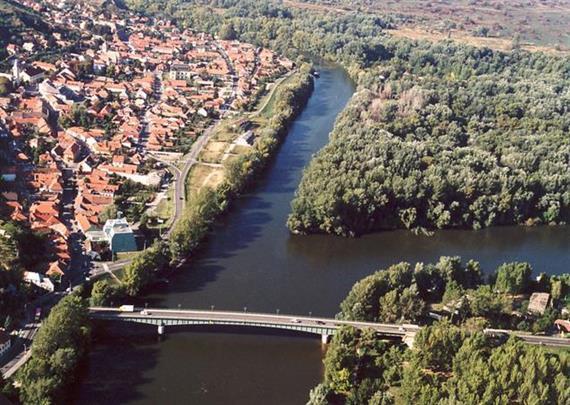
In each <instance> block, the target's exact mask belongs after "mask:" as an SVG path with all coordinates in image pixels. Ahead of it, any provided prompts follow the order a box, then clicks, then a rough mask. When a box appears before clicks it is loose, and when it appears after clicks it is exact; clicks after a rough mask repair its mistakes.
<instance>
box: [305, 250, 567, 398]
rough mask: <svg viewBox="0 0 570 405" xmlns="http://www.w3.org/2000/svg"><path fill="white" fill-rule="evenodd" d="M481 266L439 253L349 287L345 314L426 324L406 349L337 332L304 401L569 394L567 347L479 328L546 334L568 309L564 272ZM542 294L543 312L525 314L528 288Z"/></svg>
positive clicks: (524, 266)
mask: <svg viewBox="0 0 570 405" xmlns="http://www.w3.org/2000/svg"><path fill="white" fill-rule="evenodd" d="M482 274H483V273H482V271H481V268H480V265H479V263H477V262H474V261H469V262H467V263H462V262H461V259H460V258H459V257H441V258H440V259H439V261H438V262H437V263H426V264H424V263H418V264H416V265H415V266H412V265H410V264H409V263H399V264H396V265H393V266H390V267H389V268H387V269H383V270H380V271H378V272H376V273H374V274H372V275H370V276H368V277H366V278H364V279H362V280H361V281H359V282H358V283H356V284H355V285H354V287H353V288H352V290H351V291H350V293H349V294H348V296H347V297H346V299H345V300H344V301H343V302H342V304H341V312H340V314H339V315H338V316H339V317H340V318H342V319H357V320H363V321H374V322H403V323H406V322H415V323H418V324H428V325H429V324H431V323H432V322H434V321H433V319H432V318H431V317H428V316H427V314H428V312H432V314H433V313H435V314H439V315H441V316H443V317H444V318H445V319H444V320H442V321H439V322H435V323H433V324H431V325H430V326H427V327H424V328H423V329H421V330H420V331H419V332H418V334H417V335H416V337H415V340H414V345H413V348H412V349H409V348H407V347H406V346H405V345H403V344H396V343H394V342H385V341H382V340H380V339H378V338H377V336H376V335H375V334H374V332H373V331H371V330H364V331H359V330H356V329H353V328H344V329H342V330H340V331H339V332H337V333H336V334H335V336H334V337H333V339H332V342H331V345H330V347H329V348H328V350H327V354H326V357H325V360H324V365H325V373H324V379H323V382H322V383H321V384H319V385H318V386H317V387H316V388H315V389H313V390H312V392H311V395H310V401H309V404H311V405H320V404H323V405H324V404H354V405H357V404H375V405H376V404H378V405H379V404H382V405H386V404H411V403H416V404H456V403H462V404H513V403H519V404H538V403H540V404H562V403H568V401H569V400H570V381H569V380H568V375H569V373H570V353H569V352H568V351H567V350H562V349H561V350H551V349H546V348H543V347H536V346H530V345H528V344H525V343H523V342H522V341H518V340H517V339H516V338H514V337H512V338H509V339H508V340H507V338H506V337H491V336H487V335H485V334H483V333H482V331H483V329H484V328H488V327H496V328H510V329H517V328H518V329H524V330H531V331H534V332H539V331H544V330H549V329H551V328H552V327H553V321H554V320H555V319H557V317H559V316H561V310H562V309H564V308H566V310H568V309H570V274H563V275H560V276H550V277H549V276H546V275H544V274H542V275H541V276H540V277H539V278H535V277H533V276H532V269H531V267H530V265H528V264H527V263H505V264H503V265H501V266H499V267H498V268H497V269H496V271H495V272H494V273H493V274H491V276H490V277H489V279H488V280H486V281H485V280H484V278H483V276H482ZM535 291H537V292H548V293H550V294H551V296H552V298H553V305H552V307H551V308H549V309H547V311H546V312H545V313H544V314H543V315H540V314H532V313H530V312H529V311H528V310H527V307H528V297H529V294H531V293H532V292H535Z"/></svg>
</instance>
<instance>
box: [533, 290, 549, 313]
mask: <svg viewBox="0 0 570 405" xmlns="http://www.w3.org/2000/svg"><path fill="white" fill-rule="evenodd" d="M549 304H550V294H548V293H541V292H535V293H532V295H531V296H530V301H529V303H528V310H529V311H530V312H534V313H538V314H543V313H544V311H546V308H547V307H548V305H549Z"/></svg>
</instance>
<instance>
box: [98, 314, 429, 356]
mask: <svg viewBox="0 0 570 405" xmlns="http://www.w3.org/2000/svg"><path fill="white" fill-rule="evenodd" d="M89 314H90V317H91V318H92V319H101V320H110V321H127V322H136V323H144V324H149V325H155V326H157V329H158V333H159V334H164V333H165V329H166V327H167V326H183V325H233V326H242V327H253V328H267V329H282V330H290V331H299V332H304V333H311V334H315V335H320V336H321V340H322V342H323V343H327V342H328V341H329V339H330V337H331V336H332V335H333V334H334V332H335V331H336V330H337V329H339V328H340V327H341V326H353V327H355V328H357V329H368V328H369V329H373V330H375V331H376V333H377V334H378V335H379V336H382V337H387V338H396V339H402V340H403V341H404V342H405V343H406V344H408V345H409V346H411V345H412V344H413V340H414V337H415V334H416V332H417V331H418V330H419V329H420V327H419V326H417V325H394V324H382V323H373V322H354V321H341V320H338V319H330V318H316V317H306V316H296V315H279V314H261V313H253V312H229V311H197V310H170V309H152V308H146V309H143V308H136V309H133V310H125V309H124V308H123V309H120V308H108V307H91V308H89Z"/></svg>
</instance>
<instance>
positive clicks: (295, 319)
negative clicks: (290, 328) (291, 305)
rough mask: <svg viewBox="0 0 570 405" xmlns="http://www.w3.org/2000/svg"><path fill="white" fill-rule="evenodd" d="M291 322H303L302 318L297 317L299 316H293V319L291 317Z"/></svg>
mask: <svg viewBox="0 0 570 405" xmlns="http://www.w3.org/2000/svg"><path fill="white" fill-rule="evenodd" d="M291 322H293V323H301V320H300V319H297V318H293V319H291Z"/></svg>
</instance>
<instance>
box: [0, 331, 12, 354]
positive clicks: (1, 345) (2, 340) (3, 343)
mask: <svg viewBox="0 0 570 405" xmlns="http://www.w3.org/2000/svg"><path fill="white" fill-rule="evenodd" d="M11 344H12V341H11V340H10V335H9V334H7V333H6V331H5V330H4V329H0V357H2V356H3V355H4V353H6V352H7V351H8V350H10V346H11Z"/></svg>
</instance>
